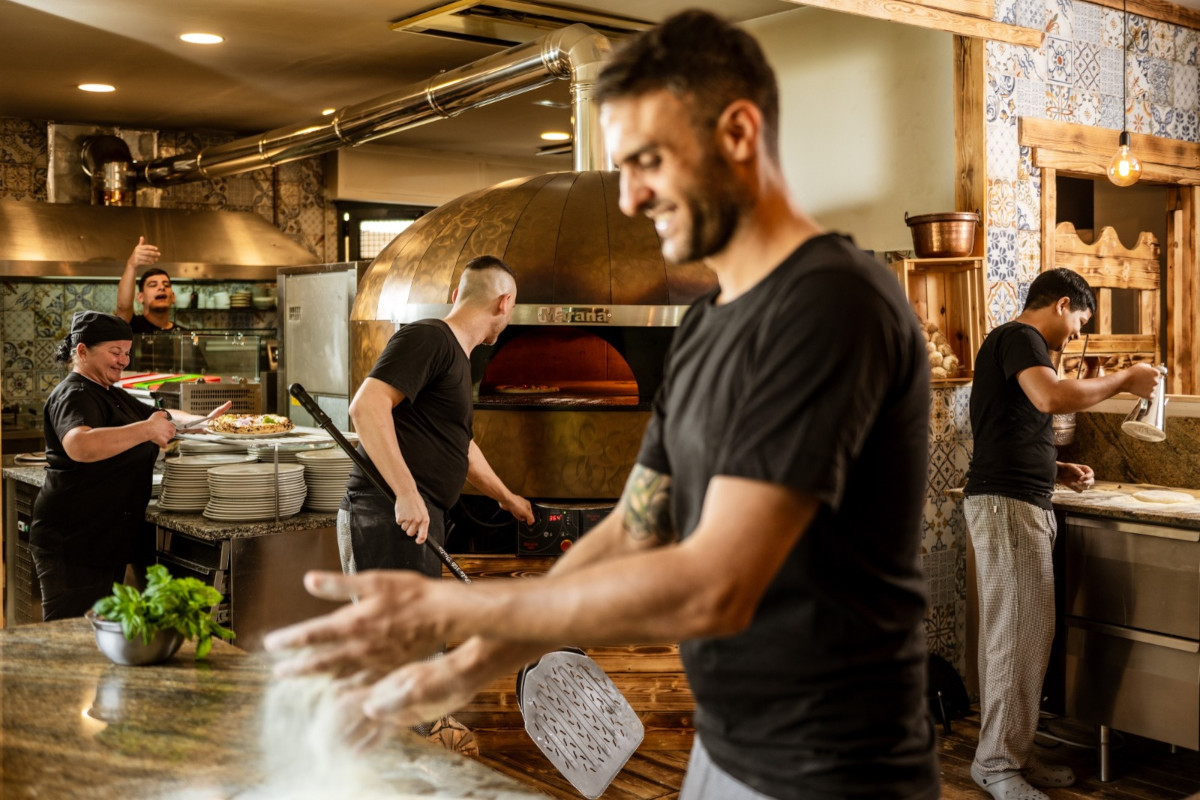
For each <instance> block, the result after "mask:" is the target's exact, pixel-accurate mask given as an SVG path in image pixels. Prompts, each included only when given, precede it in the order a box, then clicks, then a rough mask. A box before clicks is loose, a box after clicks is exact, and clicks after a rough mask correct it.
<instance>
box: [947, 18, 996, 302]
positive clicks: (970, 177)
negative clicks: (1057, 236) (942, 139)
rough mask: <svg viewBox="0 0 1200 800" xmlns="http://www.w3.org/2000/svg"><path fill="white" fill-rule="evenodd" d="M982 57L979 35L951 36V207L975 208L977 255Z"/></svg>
mask: <svg viewBox="0 0 1200 800" xmlns="http://www.w3.org/2000/svg"><path fill="white" fill-rule="evenodd" d="M985 61H986V60H985V58H984V53H983V40H982V39H973V38H970V37H967V36H955V37H954V174H955V183H954V207H955V208H958V209H963V210H975V209H978V211H979V224H978V225H976V226H975V246H974V248H973V249H972V250H971V252H972V253H975V254H977V255H982V254H983V252H984V243H985V242H986V240H987V227H988V217H987V213H988V203H987V126H986V122H985V119H984V98H985V95H986V91H987V65H986V63H985ZM982 311H983V310H982V309H980V312H981V313H982Z"/></svg>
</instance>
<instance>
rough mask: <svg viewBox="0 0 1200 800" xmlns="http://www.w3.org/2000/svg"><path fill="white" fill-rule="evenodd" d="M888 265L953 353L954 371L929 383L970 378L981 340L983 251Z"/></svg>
mask: <svg viewBox="0 0 1200 800" xmlns="http://www.w3.org/2000/svg"><path fill="white" fill-rule="evenodd" d="M889 266H890V267H891V268H892V271H893V272H894V273H895V274H896V278H897V279H898V280H899V281H900V285H901V286H902V287H903V288H904V296H905V297H906V298H907V299H908V302H909V304H910V305H911V306H912V308H913V311H914V312H916V315H917V317H918V318H919V319H920V320H921V321H922V322H931V323H933V324H934V325H936V326H937V328H938V331H940V332H941V333H942V334H943V335H944V336H945V337H946V341H947V343H948V344H949V345H950V348H951V349H952V350H953V351H954V355H955V356H956V357H957V358H958V363H959V368H958V370H957V371H956V373H955V374H952V375H951V376H949V377H947V378H935V379H934V381H933V382H934V384H936V385H939V386H946V385H954V384H963V383H970V381H971V378H972V376H973V375H974V374H975V369H974V367H975V354H976V353H977V352H978V351H979V346H980V345H981V344H983V333H984V304H983V297H984V291H983V282H984V273H983V257H982V256H968V257H965V258H905V259H901V260H899V261H894V262H892V263H891V264H890V265H889Z"/></svg>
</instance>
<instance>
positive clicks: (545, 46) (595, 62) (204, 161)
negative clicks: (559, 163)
mask: <svg viewBox="0 0 1200 800" xmlns="http://www.w3.org/2000/svg"><path fill="white" fill-rule="evenodd" d="M611 49H612V47H611V44H610V43H609V41H608V39H607V38H606V37H604V36H603V35H601V34H599V33H597V32H596V31H594V30H592V29H591V28H589V27H588V26H586V25H570V26H568V27H566V28H562V29H560V30H557V31H555V32H553V33H550V34H547V35H546V36H543V37H542V38H540V39H536V40H534V41H531V42H526V43H525V44H520V45H517V46H516V47H511V48H509V49H508V50H504V51H503V52H500V53H496V54H495V55H491V56H488V57H487V58H481V59H479V60H478V61H473V62H471V63H470V64H467V65H465V66H462V67H459V68H458V69H454V70H451V71H449V72H444V73H441V74H439V75H436V76H434V77H433V78H430V79H429V80H427V81H424V82H422V83H417V84H413V85H411V86H409V87H407V88H405V89H401V90H400V91H398V92H394V93H392V94H387V95H384V96H382V97H377V98H375V99H373V100H367V101H365V102H362V103H358V104H356V105H352V106H345V107H343V108H340V109H338V110H337V111H336V112H334V113H333V114H332V115H330V116H328V117H318V118H316V119H314V120H311V121H308V122H303V123H300V124H297V125H289V126H286V127H283V128H276V129H275V130H272V131H267V132H266V133H263V134H260V135H258V136H248V137H245V138H242V139H237V140H235V141H232V142H228V143H226V144H220V145H214V146H212V147H206V148H204V149H203V150H199V151H197V152H195V153H186V154H183V155H178V156H171V157H167V158H159V159H155V160H154V161H149V162H143V163H140V164H136V163H135V164H134V172H135V174H136V175H137V179H138V180H139V181H142V182H145V183H147V184H149V185H151V186H167V185H170V184H175V183H186V182H188V181H196V180H202V179H205V178H219V177H223V176H225V175H235V174H238V173H241V172H249V171H251V170H255V169H263V168H265V167H270V166H273V165H275V164H282V163H285V162H288V161H295V160H296V159H300V158H307V157H309V156H315V155H320V154H321V153H326V152H329V151H331V150H336V149H337V148H339V147H345V146H349V145H356V144H362V143H363V142H369V141H372V140H374V139H379V138H381V137H383V136H387V135H389V134H393V133H398V132H399V131H403V130H407V129H409V128H413V127H416V126H417V125H423V124H425V123H426V122H430V121H432V120H435V119H445V118H448V117H453V116H455V115H457V114H460V113H461V112H463V111H465V110H467V109H469V108H475V107H477V106H482V105H487V104H488V103H494V102H496V101H497V100H503V99H505V98H508V97H512V96H513V95H516V94H520V93H521V92H526V91H529V90H530V89H536V88H538V87H540V86H544V85H546V84H547V83H550V82H551V81H553V80H563V79H570V81H571V102H572V126H573V128H574V130H573V135H574V138H575V143H574V145H575V146H574V169H575V171H577V172H578V171H584V170H602V169H607V168H608V166H609V164H608V157H607V154H606V153H605V150H604V142H603V138H602V137H601V135H600V132H599V120H598V115H597V112H596V110H595V107H594V103H593V102H592V87H593V85H594V83H595V80H596V77H597V75H598V74H599V72H600V68H601V66H602V64H603V62H604V61H605V59H606V58H607V57H608V55H609V53H610V52H611Z"/></svg>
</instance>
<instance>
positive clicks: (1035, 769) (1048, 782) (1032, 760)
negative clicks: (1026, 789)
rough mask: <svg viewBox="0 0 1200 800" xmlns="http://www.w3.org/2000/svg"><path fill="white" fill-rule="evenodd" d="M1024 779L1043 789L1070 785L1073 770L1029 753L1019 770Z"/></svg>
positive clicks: (1073, 778) (1072, 779)
mask: <svg viewBox="0 0 1200 800" xmlns="http://www.w3.org/2000/svg"><path fill="white" fill-rule="evenodd" d="M1021 773H1022V774H1023V775H1024V776H1025V780H1027V781H1029V782H1030V783H1032V784H1033V785H1034V786H1040V787H1042V788H1043V789H1054V788H1058V787H1062V786H1071V785H1073V784H1074V783H1075V770H1073V769H1071V768H1070V767H1068V766H1066V765H1064V764H1047V763H1046V762H1044V761H1042V760H1041V759H1040V758H1038V757H1037V756H1036V755H1034V754H1032V753H1030V754H1029V760H1027V761H1026V762H1025V768H1024V769H1023V770H1021Z"/></svg>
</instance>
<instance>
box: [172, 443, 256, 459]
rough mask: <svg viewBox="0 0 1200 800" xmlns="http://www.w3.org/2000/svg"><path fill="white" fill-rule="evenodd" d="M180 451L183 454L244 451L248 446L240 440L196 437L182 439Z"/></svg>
mask: <svg viewBox="0 0 1200 800" xmlns="http://www.w3.org/2000/svg"><path fill="white" fill-rule="evenodd" d="M179 452H180V453H182V454H183V455H185V456H187V455H199V454H201V453H244V452H246V446H245V445H244V444H239V443H238V442H228V441H221V440H217V439H214V440H213V441H211V442H201V441H197V440H196V439H182V440H180V442H179Z"/></svg>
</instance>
